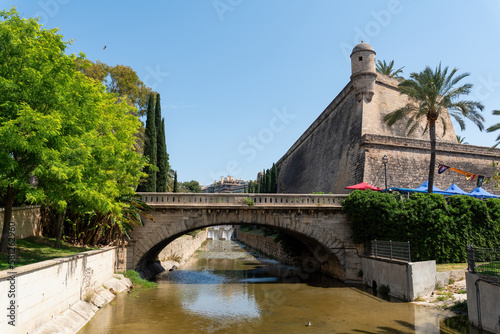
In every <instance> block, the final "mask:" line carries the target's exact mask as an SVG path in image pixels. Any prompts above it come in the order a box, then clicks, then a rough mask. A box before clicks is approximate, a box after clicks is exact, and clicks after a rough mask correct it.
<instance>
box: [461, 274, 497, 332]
mask: <svg viewBox="0 0 500 334" xmlns="http://www.w3.org/2000/svg"><path fill="white" fill-rule="evenodd" d="M465 279H466V283H467V310H468V315H469V321H470V322H471V323H472V324H473V325H474V326H476V327H479V328H481V329H485V330H487V331H490V332H493V333H500V277H495V276H484V275H477V274H473V273H470V272H467V273H466V274H465Z"/></svg>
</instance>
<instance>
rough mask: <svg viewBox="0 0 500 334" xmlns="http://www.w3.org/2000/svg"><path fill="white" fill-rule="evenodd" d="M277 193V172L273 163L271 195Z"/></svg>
mask: <svg viewBox="0 0 500 334" xmlns="http://www.w3.org/2000/svg"><path fill="white" fill-rule="evenodd" d="M277 192H278V170H277V169H276V164H275V163H273V167H272V168H271V193H273V194H276V193H277Z"/></svg>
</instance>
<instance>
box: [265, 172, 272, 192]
mask: <svg viewBox="0 0 500 334" xmlns="http://www.w3.org/2000/svg"><path fill="white" fill-rule="evenodd" d="M271 192H272V191H271V171H270V170H269V169H266V193H268V194H269V193H271Z"/></svg>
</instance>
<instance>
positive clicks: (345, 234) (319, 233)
mask: <svg viewBox="0 0 500 334" xmlns="http://www.w3.org/2000/svg"><path fill="white" fill-rule="evenodd" d="M142 197H143V200H145V201H146V202H147V203H148V204H149V205H150V206H151V207H152V210H151V212H148V213H149V214H150V215H151V216H152V217H153V218H154V220H155V222H153V221H151V220H149V219H145V224H144V226H141V227H136V228H134V231H133V232H132V233H131V237H132V239H133V242H132V243H131V245H130V247H129V248H131V249H132V252H131V253H132V254H129V255H128V256H129V257H131V261H129V263H130V265H129V267H131V268H133V269H135V270H137V271H139V272H140V273H141V275H142V276H143V277H152V276H154V275H155V274H157V273H159V272H161V271H162V270H163V269H162V268H161V267H159V264H158V262H157V257H158V254H159V253H160V252H161V250H162V249H163V248H165V246H166V245H167V244H168V243H170V242H171V241H173V240H175V239H176V238H178V237H179V236H181V235H183V234H186V233H187V232H190V231H193V230H197V229H200V228H205V227H209V226H215V225H243V226H244V225H261V226H269V227H273V228H275V229H278V230H282V231H284V232H285V233H287V234H289V235H291V236H292V237H294V238H296V239H298V240H299V241H300V242H302V243H303V244H304V245H305V246H306V247H307V248H308V249H309V251H310V253H311V255H313V257H314V258H315V260H317V261H318V263H319V264H320V269H321V270H322V271H323V272H325V273H327V274H330V275H331V276H334V277H336V278H339V279H341V280H359V278H358V277H357V273H358V271H359V268H360V263H361V261H360V259H359V258H358V257H357V255H356V254H357V252H358V250H359V251H361V250H362V245H355V244H353V243H352V242H351V241H350V237H351V230H350V227H349V225H348V221H347V217H346V215H345V213H343V212H342V209H341V206H340V202H339V201H340V199H342V197H345V196H342V195H290V194H286V195H269V194H266V195H262V194H169V193H158V194H157V193H143V194H142Z"/></svg>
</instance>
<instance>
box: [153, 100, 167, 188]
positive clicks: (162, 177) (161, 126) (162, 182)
mask: <svg viewBox="0 0 500 334" xmlns="http://www.w3.org/2000/svg"><path fill="white" fill-rule="evenodd" d="M155 113H156V120H158V118H159V117H158V115H160V117H161V106H160V94H158V95H157V96H156V109H155ZM156 138H157V143H156V144H157V160H158V161H157V167H158V172H157V173H156V191H157V192H165V191H167V183H168V171H169V169H170V166H169V163H168V154H167V142H166V139H165V119H164V118H162V119H161V121H158V123H157V128H156Z"/></svg>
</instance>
